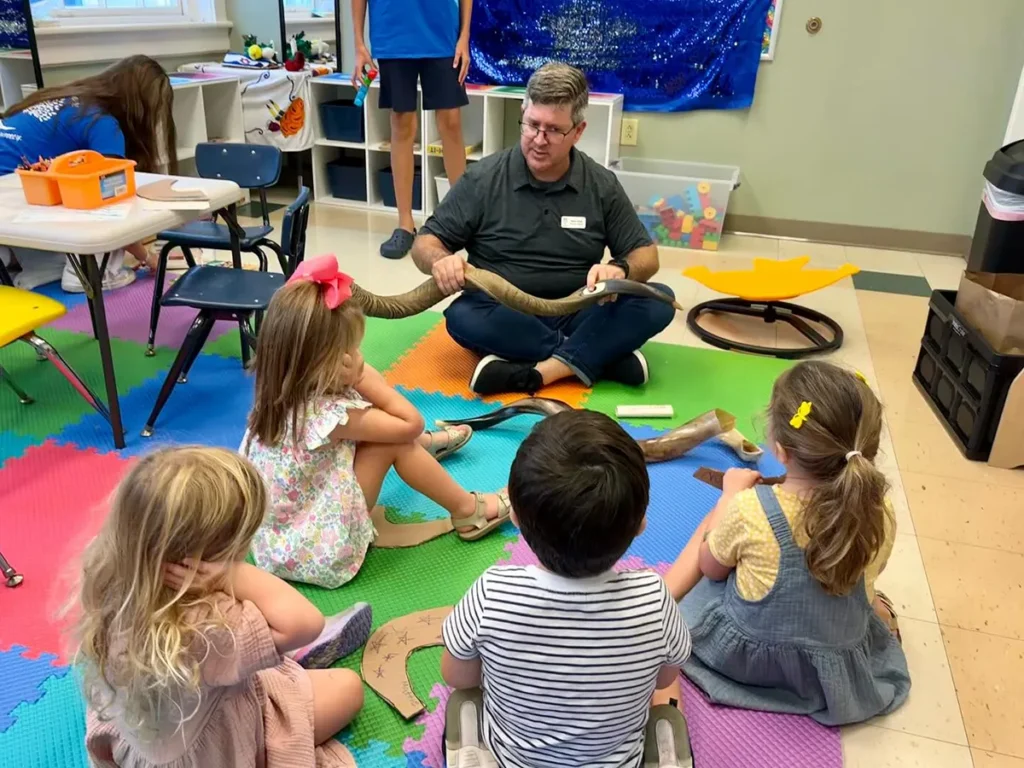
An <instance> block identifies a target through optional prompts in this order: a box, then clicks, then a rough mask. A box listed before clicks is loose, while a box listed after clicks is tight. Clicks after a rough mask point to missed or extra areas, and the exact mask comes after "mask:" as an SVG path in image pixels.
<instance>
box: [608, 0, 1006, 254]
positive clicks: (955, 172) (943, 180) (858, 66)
mask: <svg viewBox="0 0 1024 768" xmlns="http://www.w3.org/2000/svg"><path fill="white" fill-rule="evenodd" d="M815 15H817V16H820V17H821V19H822V21H823V22H824V27H823V29H822V31H821V32H820V33H819V34H818V35H816V36H811V35H809V34H808V33H807V32H806V31H805V29H804V25H805V24H806V22H807V19H808V18H810V17H811V16H815ZM779 34H780V38H779V44H778V48H777V49H776V58H775V61H773V62H770V63H765V64H764V65H763V66H762V68H761V74H760V77H759V79H758V84H757V93H756V97H755V100H754V105H753V107H752V108H751V109H750V110H747V111H707V112H696V113H684V114H673V115H660V114H657V115H656V114H641V115H639V117H640V132H639V145H638V146H637V147H636V148H635V149H634V148H623V150H622V151H623V154H635V155H638V156H643V157H653V158H665V159H677V160H694V161H703V162H711V163H729V164H734V165H739V166H740V168H741V171H742V186H741V187H740V189H738V190H736V192H735V193H734V195H733V198H732V202H731V204H730V209H729V210H730V212H733V213H737V214H744V215H749V216H766V217H771V218H778V219H796V220H806V221H816V222H828V223H840V224H853V225H861V226H869V227H894V228H898V229H910V230H921V231H927V232H939V233H958V234H971V233H972V232H973V231H974V223H975V217H976V216H977V209H978V196H979V192H980V185H981V183H982V179H981V172H982V168H983V166H984V163H985V161H986V159H987V158H988V157H989V156H990V155H991V153H992V151H993V150H994V149H996V148H997V147H998V146H999V144H1000V143H1001V140H1002V138H1003V134H1004V132H1005V130H1006V124H1007V120H1008V118H1009V114H1010V106H1011V103H1012V101H1013V95H1014V92H1015V90H1016V87H1017V81H1018V78H1019V77H1020V74H1021V66H1022V65H1024V0H983V1H981V2H971V3H965V2H962V1H957V2H954V0H857V1H856V2H853V1H852V0H846V1H845V2H829V3H825V2H821V0H785V4H784V7H783V13H782V26H781V28H780V30H779Z"/></svg>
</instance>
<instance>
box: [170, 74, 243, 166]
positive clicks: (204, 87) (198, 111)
mask: <svg viewBox="0 0 1024 768" xmlns="http://www.w3.org/2000/svg"><path fill="white" fill-rule="evenodd" d="M171 86H172V88H173V89H174V128H175V131H176V132H177V135H178V162H179V163H181V164H182V165H183V168H182V172H183V173H185V172H187V170H186V169H188V168H189V165H188V164H187V163H188V161H190V160H192V158H194V157H195V156H196V145H197V144H202V143H203V142H206V141H231V142H239V143H244V142H245V127H244V123H243V122H242V90H241V85H240V83H239V82H238V79H237V78H234V77H225V78H216V79H214V78H210V79H206V80H201V79H195V80H189V81H183V78H180V77H178V76H173V75H172V80H171Z"/></svg>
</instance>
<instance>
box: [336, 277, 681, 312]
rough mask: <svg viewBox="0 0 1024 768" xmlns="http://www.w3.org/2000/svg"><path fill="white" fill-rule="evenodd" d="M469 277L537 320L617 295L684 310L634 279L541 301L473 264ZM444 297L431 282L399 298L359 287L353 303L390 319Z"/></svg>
mask: <svg viewBox="0 0 1024 768" xmlns="http://www.w3.org/2000/svg"><path fill="white" fill-rule="evenodd" d="M465 275H466V285H467V287H470V288H474V289H476V290H478V291H483V292H484V293H486V294H487V295H488V296H490V297H491V298H492V299H494V300H495V301H497V302H498V303H500V304H504V305H505V306H506V307H508V308H509V309H514V310H516V311H518V312H522V313H524V314H527V315H534V316H535V317H560V316H562V315H571V314H574V313H576V312H579V311H580V310H581V309H585V308H586V307H589V306H590V305H592V304H596V303H597V302H599V301H601V300H602V299H606V298H608V297H609V296H614V295H631V296H644V297H646V298H650V299H656V300H658V301H662V302H665V303H666V304H671V305H672V306H673V307H675V308H676V309H680V310H681V309H682V307H681V306H680V305H679V304H678V303H677V302H676V301H675V299H673V298H672V297H671V296H669V295H668V294H667V293H663V292H662V291H659V290H658V289H657V288H653V287H651V286H650V285H647V284H646V283H638V282H636V281H634V280H605V281H603V282H601V283H598V284H597V286H596V287H595V288H594V290H592V291H590V290H588V289H586V288H581V289H580V290H578V291H576V292H575V293H572V294H570V295H568V296H566V297H564V298H561V299H541V298H538V297H537V296H532V295H531V294H529V293H526V292H525V291H521V290H520V289H518V288H516V287H515V286H514V285H512V283H510V282H509V281H508V280H506V279H505V278H503V277H501V276H500V275H497V274H495V273H494V272H488V271H487V270H483V269H475V268H474V267H473V266H471V265H469V264H467V265H466V267H465ZM444 298H445V296H444V294H443V293H442V292H441V289H440V288H438V287H437V284H436V283H435V282H434V281H433V280H427V281H426V282H424V283H423V284H422V285H419V286H417V287H416V288H414V289H412V290H411V291H407V292H406V293H400V294H397V295H395V296H377V295H376V294H373V293H370V292H369V291H367V290H366V289H364V288H360V287H359V286H358V285H353V286H352V300H353V301H355V302H356V303H357V304H359V306H360V307H362V309H363V313H364V314H366V316H367V317H382V318H387V319H389V320H396V319H399V318H403V317H411V316H412V315H418V314H419V313H420V312H425V311H426V310H428V309H430V308H431V307H433V306H435V305H436V304H439V303H440V302H442V301H443V300H444Z"/></svg>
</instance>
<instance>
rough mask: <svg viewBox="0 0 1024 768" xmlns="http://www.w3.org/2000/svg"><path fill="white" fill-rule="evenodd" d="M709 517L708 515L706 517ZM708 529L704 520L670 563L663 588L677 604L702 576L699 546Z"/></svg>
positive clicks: (705, 519) (706, 519)
mask: <svg viewBox="0 0 1024 768" xmlns="http://www.w3.org/2000/svg"><path fill="white" fill-rule="evenodd" d="M708 517H710V515H708ZM707 527H708V518H707V517H706V518H704V520H703V521H702V522H701V524H700V525H698V526H697V530H696V531H694V532H693V536H691V537H690V540H689V541H688V542H686V546H685V547H683V551H682V552H680V553H679V557H677V558H676V561H675V562H674V563H672V567H671V568H669V569H668V572H667V573H666V574H665V586H667V587H668V591H669V594H671V595H672V599H673V600H675V601H676V602H677V603H678V602H679V601H680V600H682V599H683V597H684V596H685V595H686V593H687V592H689V591H690V590H691V589H693V588H694V587H695V586H697V582H698V581H700V580H701V577H702V576H703V574H702V573H701V572H700V545H701V544H703V543H704V532H705V531H706V530H707Z"/></svg>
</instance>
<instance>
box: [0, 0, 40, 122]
mask: <svg viewBox="0 0 1024 768" xmlns="http://www.w3.org/2000/svg"><path fill="white" fill-rule="evenodd" d="M42 86H43V72H42V67H41V66H40V64H39V48H38V46H37V45H36V34H35V27H34V25H33V23H32V6H31V4H30V2H29V0H0V113H2V112H4V111H5V110H6V109H7V108H8V107H9V106H11V105H13V104H17V103H18V102H19V101H21V100H22V99H23V98H24V97H25V95H26V94H28V93H31V92H32V91H34V90H35V89H36V88H41V87H42Z"/></svg>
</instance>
